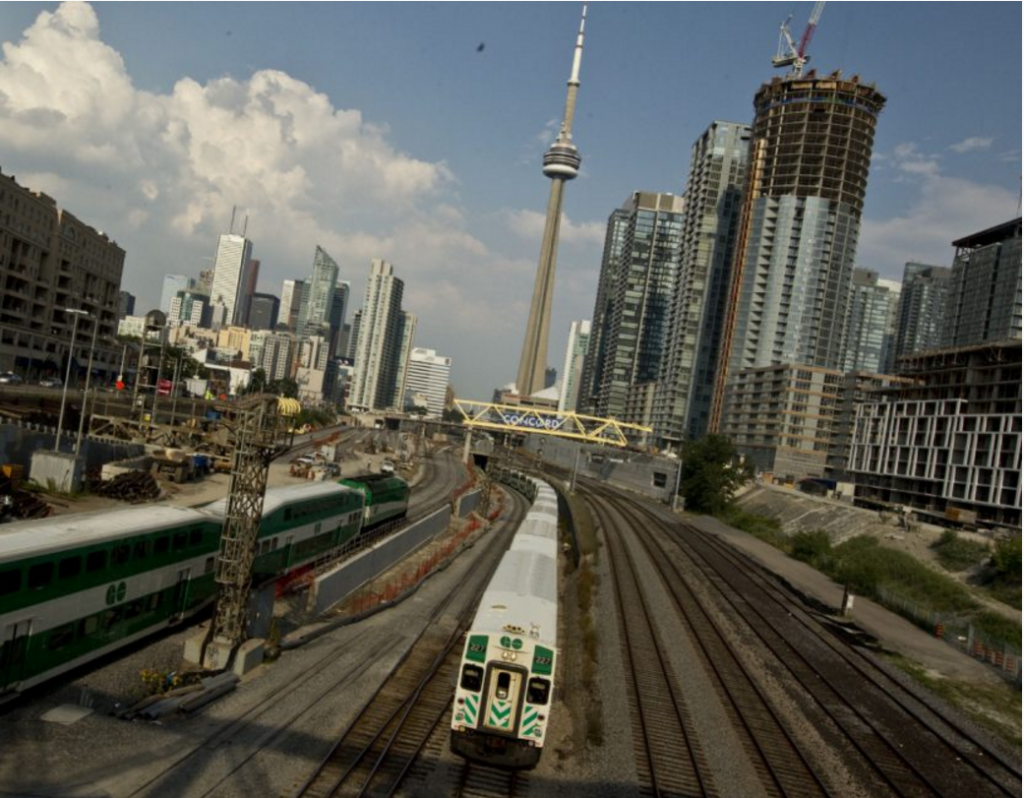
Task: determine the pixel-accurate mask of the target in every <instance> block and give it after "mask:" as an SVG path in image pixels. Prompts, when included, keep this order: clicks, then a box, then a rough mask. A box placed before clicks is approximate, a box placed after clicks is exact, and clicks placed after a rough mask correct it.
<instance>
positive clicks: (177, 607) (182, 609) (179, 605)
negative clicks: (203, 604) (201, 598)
mask: <svg viewBox="0 0 1024 798" xmlns="http://www.w3.org/2000/svg"><path fill="white" fill-rule="evenodd" d="M191 585H192V568H191V567H189V568H182V569H181V570H180V571H178V582H177V584H175V586H174V604H173V607H174V609H173V611H172V613H173V614H172V615H171V620H172V621H180V620H181V619H182V618H184V617H185V613H186V612H187V611H188V597H189V587H190V586H191Z"/></svg>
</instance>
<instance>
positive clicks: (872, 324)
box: [840, 269, 901, 374]
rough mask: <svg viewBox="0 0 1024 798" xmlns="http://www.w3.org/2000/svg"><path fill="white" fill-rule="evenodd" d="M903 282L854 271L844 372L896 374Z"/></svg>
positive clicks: (874, 273)
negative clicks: (898, 312)
mask: <svg viewBox="0 0 1024 798" xmlns="http://www.w3.org/2000/svg"><path fill="white" fill-rule="evenodd" d="M900 290H901V286H900V284H899V283H898V282H897V281H895V280H883V279H879V277H878V272H873V271H870V270H869V269H854V270H853V290H852V293H851V295H850V303H849V308H848V310H847V315H846V334H845V337H844V343H843V359H842V362H841V363H840V368H841V369H842V370H843V371H846V372H850V371H867V372H871V373H874V374H882V373H885V374H890V373H892V364H893V352H894V351H895V347H896V320H897V311H898V310H899V301H900Z"/></svg>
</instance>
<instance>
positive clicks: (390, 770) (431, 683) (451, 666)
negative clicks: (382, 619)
mask: <svg viewBox="0 0 1024 798" xmlns="http://www.w3.org/2000/svg"><path fill="white" fill-rule="evenodd" d="M522 506H523V502H522V500H520V501H519V502H518V507H519V509H520V510H521V509H522ZM517 523H518V519H516V521H515V522H514V523H509V524H506V527H505V529H504V530H502V532H501V533H500V536H499V537H498V538H497V539H496V540H493V541H492V543H491V545H490V547H489V549H488V551H487V553H486V554H485V555H484V557H485V560H484V562H483V564H482V565H481V567H478V568H476V569H474V571H473V574H472V576H471V577H470V578H468V579H466V580H465V581H464V582H463V583H462V584H461V585H460V586H459V588H457V589H456V590H455V591H453V592H452V593H451V594H449V596H448V597H447V598H446V600H445V601H444V602H443V604H442V605H441V606H440V607H438V608H437V609H435V611H434V613H433V618H434V622H433V623H431V624H429V625H428V626H427V629H426V631H425V632H424V633H423V634H422V635H421V636H420V637H419V639H418V640H417V641H416V643H415V644H414V646H413V647H412V648H411V649H410V652H409V654H408V655H407V656H406V657H405V658H404V659H403V661H402V662H401V663H399V665H398V667H397V668H396V670H395V671H393V672H392V674H391V675H390V676H389V677H388V678H387V679H386V680H385V682H384V683H383V684H382V685H381V687H380V689H379V690H378V691H377V692H376V693H375V694H374V695H373V697H371V698H370V700H369V701H368V702H367V703H366V704H365V705H364V707H363V709H362V711H361V712H360V713H359V715H358V716H357V718H356V720H355V721H353V723H352V724H351V725H350V726H349V727H348V728H347V729H346V730H345V731H344V733H343V734H342V736H341V737H340V738H339V739H338V741H337V742H336V743H335V745H334V746H333V747H332V749H331V751H330V753H329V754H328V755H327V757H325V758H324V760H323V761H322V762H321V763H320V765H319V766H318V767H317V768H316V769H315V771H314V772H313V773H312V774H311V775H310V776H309V778H308V779H307V780H306V781H305V782H304V783H303V784H302V785H301V786H300V787H299V788H298V790H297V791H296V792H295V793H294V796H295V798H299V797H300V796H301V797H302V798H306V796H309V797H310V798H313V797H314V796H315V797H316V798H321V797H322V796H351V795H375V796H376V795H380V796H390V795H394V794H395V793H396V791H397V790H398V789H399V787H400V785H401V784H402V782H403V780H404V778H405V777H406V775H407V773H408V772H409V770H410V768H411V767H412V766H413V765H414V764H415V763H416V761H417V758H418V757H419V756H420V754H421V752H422V751H423V750H424V748H425V747H426V746H427V745H428V743H429V742H430V741H431V739H432V738H434V739H436V737H437V735H439V734H441V733H444V738H445V739H447V719H448V716H449V714H450V706H451V701H452V696H453V691H454V685H455V682H456V676H457V673H458V668H459V663H460V661H461V654H462V649H463V645H464V635H463V633H464V631H465V629H466V627H467V626H468V624H469V623H470V622H471V621H472V618H473V613H474V611H475V608H476V604H477V602H478V600H479V596H480V595H481V594H482V592H483V590H484V588H485V587H486V585H487V584H488V582H489V581H490V578H491V575H492V573H493V571H494V569H495V568H496V567H497V565H498V562H499V561H500V559H501V557H502V555H503V554H504V553H505V550H506V549H507V547H508V543H509V540H510V538H511V536H512V534H513V533H514V532H515V529H516V525H517ZM455 605H461V606H460V609H459V611H458V612H457V613H456V614H455V617H454V618H451V617H449V616H448V615H447V614H446V613H447V610H448V609H449V608H450V607H452V606H455ZM474 783H475V782H467V785H469V786H468V787H467V789H476V788H474V787H472V785H473V784H474ZM460 794H462V793H460ZM465 794H466V795H475V794H481V795H482V794H483V793H473V792H466V793H465ZM510 794H511V793H509V792H505V793H502V795H510Z"/></svg>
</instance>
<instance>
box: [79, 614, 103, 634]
mask: <svg viewBox="0 0 1024 798" xmlns="http://www.w3.org/2000/svg"><path fill="white" fill-rule="evenodd" d="M99 626H100V622H99V619H98V618H97V617H96V616H95V615H90V616H89V617H88V618H85V619H84V620H82V621H79V623H78V636H79V637H86V636H87V635H91V634H96V630H97V629H99Z"/></svg>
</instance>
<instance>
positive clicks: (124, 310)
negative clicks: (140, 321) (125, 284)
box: [117, 291, 135, 321]
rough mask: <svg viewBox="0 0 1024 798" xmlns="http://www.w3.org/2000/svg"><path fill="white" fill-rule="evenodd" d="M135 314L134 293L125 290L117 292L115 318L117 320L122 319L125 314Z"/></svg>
mask: <svg viewBox="0 0 1024 798" xmlns="http://www.w3.org/2000/svg"><path fill="white" fill-rule="evenodd" d="M134 315H135V294H130V293H128V292H127V291H118V292H117V318H118V321H120V320H121V319H123V318H124V317H125V316H134Z"/></svg>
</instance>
